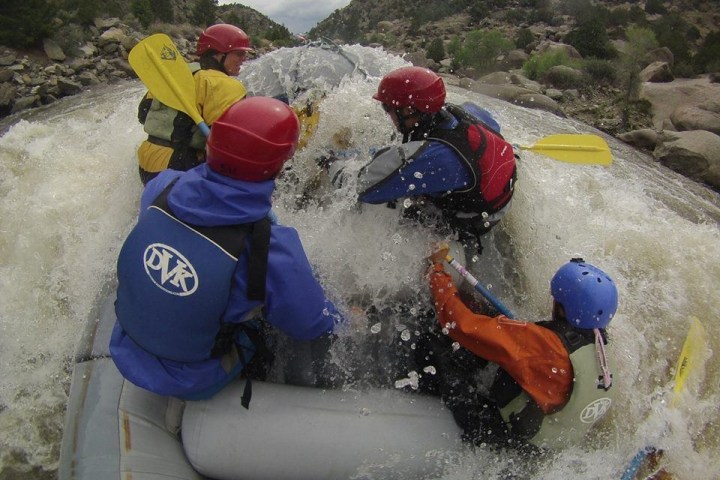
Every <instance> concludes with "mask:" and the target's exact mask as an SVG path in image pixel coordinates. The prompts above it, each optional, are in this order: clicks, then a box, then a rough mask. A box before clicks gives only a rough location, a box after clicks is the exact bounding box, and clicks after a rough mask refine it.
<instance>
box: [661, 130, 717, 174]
mask: <svg viewBox="0 0 720 480" xmlns="http://www.w3.org/2000/svg"><path fill="white" fill-rule="evenodd" d="M653 157H654V158H655V159H656V160H658V161H659V162H661V163H662V164H664V165H665V166H667V167H668V168H670V169H672V170H674V171H676V172H678V173H680V174H682V175H685V176H686V177H688V178H691V179H693V180H695V181H699V182H703V183H705V184H707V185H710V186H711V187H714V188H720V136H718V135H715V134H714V133H710V132H708V131H705V130H693V131H690V132H663V133H662V134H661V135H660V143H659V144H658V146H657V147H656V148H655V150H654V151H653Z"/></svg>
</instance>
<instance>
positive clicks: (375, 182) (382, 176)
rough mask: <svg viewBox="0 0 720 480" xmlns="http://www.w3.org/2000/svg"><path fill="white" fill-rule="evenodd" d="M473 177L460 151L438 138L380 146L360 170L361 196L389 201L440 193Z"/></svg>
mask: <svg viewBox="0 0 720 480" xmlns="http://www.w3.org/2000/svg"><path fill="white" fill-rule="evenodd" d="M471 181H472V179H471V178H470V175H469V174H468V172H467V171H466V170H465V167H464V166H463V162H462V161H461V159H460V158H459V156H458V154H457V153H456V152H455V151H454V150H453V149H452V148H450V147H449V146H447V145H445V144H443V143H440V142H434V141H427V142H408V143H404V144H402V145H398V146H393V147H387V148H384V149H382V150H380V151H379V152H378V153H377V154H376V155H375V156H374V157H373V159H372V160H371V161H370V163H368V164H367V165H366V166H365V167H363V169H362V170H361V171H360V175H359V182H358V188H359V191H360V194H359V200H360V201H361V202H364V203H374V204H377V203H385V202H389V201H392V200H397V199H399V198H403V197H419V196H422V195H428V196H439V195H444V194H446V193H447V192H449V191H452V190H457V189H460V188H466V187H467V186H468V185H469V184H470V182H471Z"/></svg>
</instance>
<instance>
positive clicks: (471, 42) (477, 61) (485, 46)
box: [455, 30, 513, 72]
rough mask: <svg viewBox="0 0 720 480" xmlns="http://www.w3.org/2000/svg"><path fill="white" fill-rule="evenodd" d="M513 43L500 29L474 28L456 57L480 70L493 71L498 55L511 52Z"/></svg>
mask: <svg viewBox="0 0 720 480" xmlns="http://www.w3.org/2000/svg"><path fill="white" fill-rule="evenodd" d="M512 48H513V43H512V42H511V41H510V40H508V39H507V38H505V36H504V35H503V34H502V33H501V32H499V31H498V30H489V31H483V30H474V31H472V32H470V33H468V35H467V36H466V37H465V41H464V42H463V44H462V48H461V49H460V51H459V52H458V53H457V55H456V56H455V58H456V59H457V60H458V62H459V63H460V65H462V66H465V67H473V68H475V69H477V70H478V71H480V72H487V71H491V70H492V69H493V68H494V67H495V60H496V58H497V57H498V56H500V55H502V54H504V53H507V52H509V51H510V50H512Z"/></svg>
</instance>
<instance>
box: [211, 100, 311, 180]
mask: <svg viewBox="0 0 720 480" xmlns="http://www.w3.org/2000/svg"><path fill="white" fill-rule="evenodd" d="M299 136H300V122H299V121H298V118H297V116H296V115H295V112H293V110H292V108H290V107H289V106H288V105H286V104H285V103H283V102H281V101H280V100H275V99H274V98H269V97H249V98H246V99H244V100H238V101H237V102H235V103H234V104H232V105H231V106H230V107H229V108H228V109H227V110H225V112H224V113H223V114H222V115H220V118H218V119H217V120H215V123H213V124H212V128H211V129H210V136H209V137H208V140H207V146H206V153H207V164H208V166H209V167H210V168H211V169H213V170H214V171H216V172H217V173H219V174H221V175H225V176H226V177H231V178H236V179H238V180H247V181H250V182H260V181H263V180H269V179H271V178H274V177H275V176H276V175H277V174H278V173H280V170H281V169H282V166H283V164H284V163H285V162H286V161H288V160H289V159H290V158H291V157H292V156H293V154H294V153H295V148H296V147H297V144H298V137H299Z"/></svg>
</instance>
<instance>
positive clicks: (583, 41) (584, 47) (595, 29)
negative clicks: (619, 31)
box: [564, 18, 617, 58]
mask: <svg viewBox="0 0 720 480" xmlns="http://www.w3.org/2000/svg"><path fill="white" fill-rule="evenodd" d="M564 41H565V43H568V44H570V45H572V46H573V47H575V49H576V50H577V51H578V52H579V53H580V55H582V56H583V57H595V58H614V57H616V56H617V51H616V50H615V48H614V47H613V46H612V44H611V43H610V39H609V37H608V33H607V29H606V28H605V25H603V23H602V21H601V20H600V19H598V18H593V19H592V20H589V21H587V22H585V23H582V24H580V25H579V26H578V27H577V28H575V29H574V30H572V31H571V32H570V33H568V34H567V35H566V36H565V40H564Z"/></svg>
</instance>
